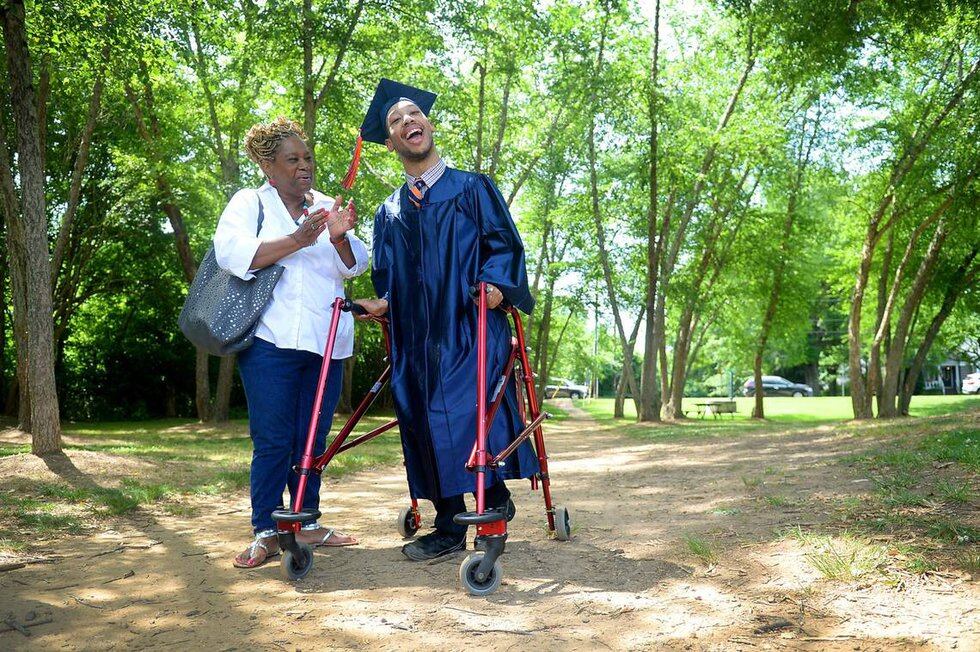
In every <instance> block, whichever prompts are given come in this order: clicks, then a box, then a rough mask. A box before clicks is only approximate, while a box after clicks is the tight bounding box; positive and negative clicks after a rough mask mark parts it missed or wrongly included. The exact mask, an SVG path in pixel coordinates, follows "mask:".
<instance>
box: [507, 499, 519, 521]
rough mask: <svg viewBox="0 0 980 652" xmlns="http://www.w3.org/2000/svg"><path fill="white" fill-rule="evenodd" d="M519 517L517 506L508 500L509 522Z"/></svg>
mask: <svg viewBox="0 0 980 652" xmlns="http://www.w3.org/2000/svg"><path fill="white" fill-rule="evenodd" d="M515 516H517V505H515V504H514V501H513V500H511V499H510V498H508V499H507V522H508V523H510V522H511V521H513V520H514V517H515Z"/></svg>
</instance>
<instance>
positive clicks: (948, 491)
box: [936, 478, 973, 503]
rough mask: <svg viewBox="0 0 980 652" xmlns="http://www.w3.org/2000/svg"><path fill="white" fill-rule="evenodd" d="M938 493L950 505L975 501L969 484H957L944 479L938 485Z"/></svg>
mask: <svg viewBox="0 0 980 652" xmlns="http://www.w3.org/2000/svg"><path fill="white" fill-rule="evenodd" d="M936 493H938V494H939V497H940V498H942V499H943V500H944V501H946V502H948V503H968V502H970V501H971V500H972V499H973V490H972V489H971V488H970V483H969V482H957V481H954V480H947V479H946V478H942V479H940V480H939V482H937V483H936Z"/></svg>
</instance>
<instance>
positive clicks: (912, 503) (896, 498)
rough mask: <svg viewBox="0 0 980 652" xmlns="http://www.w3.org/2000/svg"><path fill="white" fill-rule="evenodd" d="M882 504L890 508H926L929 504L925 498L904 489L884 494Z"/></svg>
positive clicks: (888, 491)
mask: <svg viewBox="0 0 980 652" xmlns="http://www.w3.org/2000/svg"><path fill="white" fill-rule="evenodd" d="M882 503H883V504H884V505H886V506H888V507H925V506H927V505H928V504H929V501H928V500H926V498H925V496H920V495H919V494H917V493H915V492H914V491H910V490H909V489H905V488H902V487H899V488H894V489H888V490H887V491H884V492H883V496H882Z"/></svg>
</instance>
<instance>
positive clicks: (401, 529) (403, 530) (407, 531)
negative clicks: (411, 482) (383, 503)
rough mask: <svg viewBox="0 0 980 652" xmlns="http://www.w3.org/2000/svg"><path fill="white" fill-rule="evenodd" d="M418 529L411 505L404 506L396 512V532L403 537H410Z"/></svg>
mask: <svg viewBox="0 0 980 652" xmlns="http://www.w3.org/2000/svg"><path fill="white" fill-rule="evenodd" d="M418 531H419V526H418V525H416V524H415V514H413V513H412V508H411V507H405V508H403V509H402V511H400V512H398V534H400V535H402V538H403V539H411V538H412V537H414V536H415V533H416V532H418Z"/></svg>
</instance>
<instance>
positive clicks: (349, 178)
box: [340, 131, 364, 190]
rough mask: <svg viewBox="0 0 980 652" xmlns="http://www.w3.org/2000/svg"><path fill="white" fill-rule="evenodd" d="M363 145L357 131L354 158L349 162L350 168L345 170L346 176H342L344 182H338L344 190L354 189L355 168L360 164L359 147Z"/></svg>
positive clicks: (359, 133)
mask: <svg viewBox="0 0 980 652" xmlns="http://www.w3.org/2000/svg"><path fill="white" fill-rule="evenodd" d="M363 143H364V141H363V140H362V139H361V132H360V131H358V132H357V142H356V143H355V144H354V157H353V159H352V160H351V162H350V167H348V168H347V174H345V175H344V180H343V181H341V182H340V185H341V187H342V188H343V189H344V190H350V189H351V188H353V187H354V179H356V178H357V167H358V166H359V165H360V164H361V145H363Z"/></svg>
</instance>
